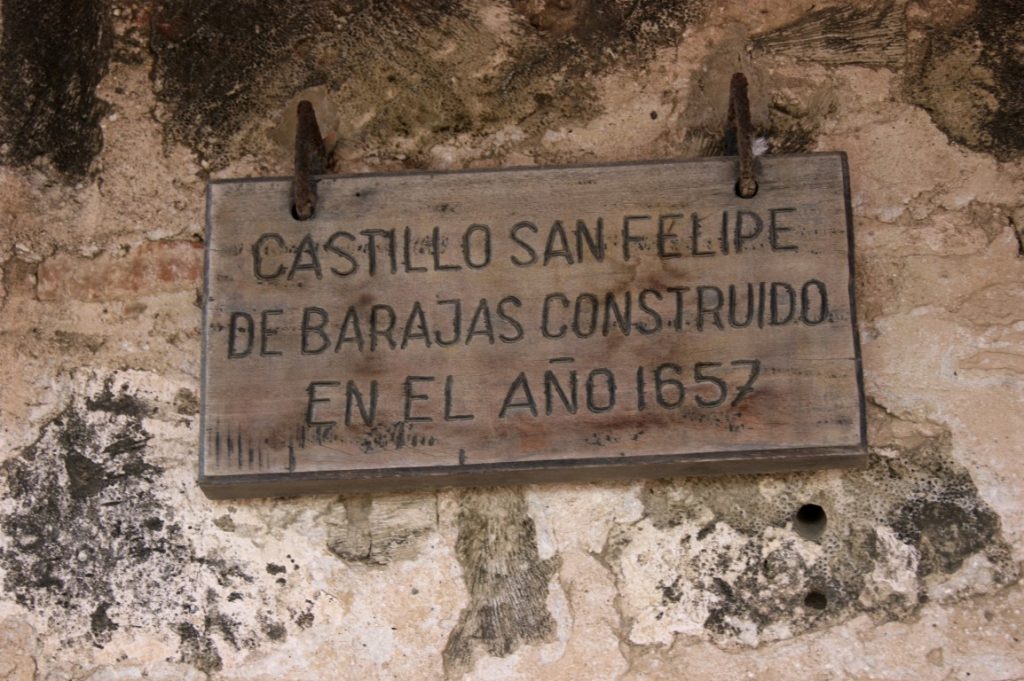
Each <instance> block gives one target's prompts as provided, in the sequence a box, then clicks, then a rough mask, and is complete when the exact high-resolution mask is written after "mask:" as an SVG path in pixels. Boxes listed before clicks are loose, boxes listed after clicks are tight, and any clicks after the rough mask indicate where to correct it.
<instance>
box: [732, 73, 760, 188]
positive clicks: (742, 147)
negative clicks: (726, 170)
mask: <svg viewBox="0 0 1024 681" xmlns="http://www.w3.org/2000/svg"><path fill="white" fill-rule="evenodd" d="M729 125H730V126H731V127H732V128H733V130H735V132H736V150H737V152H738V154H739V157H740V169H739V178H738V179H737V181H736V194H737V196H740V197H742V198H744V199H749V198H750V197H752V196H754V195H755V194H757V177H756V175H755V173H754V145H753V142H754V140H753V136H752V135H751V131H750V99H748V98H747V77H746V76H744V75H743V74H742V73H734V74H733V75H732V82H731V83H730V86H729Z"/></svg>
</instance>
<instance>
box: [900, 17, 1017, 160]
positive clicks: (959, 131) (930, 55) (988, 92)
mask: <svg viewBox="0 0 1024 681" xmlns="http://www.w3.org/2000/svg"><path fill="white" fill-rule="evenodd" d="M920 29H921V30H922V32H923V33H924V36H925V37H924V40H923V41H922V42H921V44H920V45H918V46H917V47H916V50H915V60H914V63H913V64H912V68H910V69H909V70H908V72H907V76H906V80H905V85H904V89H905V92H906V95H907V98H908V99H909V100H910V101H911V102H912V103H914V104H917V105H918V106H921V107H923V108H924V109H925V110H927V111H928V113H929V114H931V117H932V120H934V121H935V124H936V125H937V126H939V128H941V129H942V131H943V132H945V133H946V135H948V136H949V138H950V140H951V141H953V142H956V143H958V144H963V145H965V146H967V147H969V148H971V149H974V150H975V151H983V152H987V153H990V154H992V155H993V156H995V157H996V158H997V159H999V160H1000V161H1010V160H1013V159H1017V158H1020V155H1021V152H1022V151H1024V89H1022V88H1021V83H1022V82H1024V52H1022V51H1021V49H1020V46H1021V44H1024V11H1022V9H1021V3H1020V2H1019V0H991V1H986V2H978V3H976V4H975V7H974V10H973V12H971V13H970V14H968V15H967V16H966V17H965V18H963V19H962V20H960V21H956V22H953V23H952V24H950V23H948V22H944V21H943V17H942V15H941V14H939V13H934V14H932V15H929V16H928V19H927V22H926V23H925V24H923V25H922V26H920Z"/></svg>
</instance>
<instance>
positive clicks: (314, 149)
mask: <svg viewBox="0 0 1024 681" xmlns="http://www.w3.org/2000/svg"><path fill="white" fill-rule="evenodd" d="M326 158H327V149H326V147H325V145H324V139H323V137H321V136H320V126H319V125H317V122H316V112H314V111H313V105H312V104H311V103H310V102H308V101H307V100H305V99H304V100H302V101H301V102H299V109H298V121H297V124H296V127H295V177H294V178H293V180H292V199H293V200H294V214H295V217H296V218H298V219H299V220H308V219H309V218H311V217H313V211H315V210H316V184H315V183H314V180H313V176H314V175H321V174H323V172H324V164H325V162H326Z"/></svg>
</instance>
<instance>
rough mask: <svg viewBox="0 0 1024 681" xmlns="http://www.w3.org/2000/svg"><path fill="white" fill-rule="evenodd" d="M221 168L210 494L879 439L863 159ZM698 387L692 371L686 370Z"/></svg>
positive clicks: (854, 455) (483, 477) (515, 476)
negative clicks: (862, 283) (861, 233)
mask: <svg viewBox="0 0 1024 681" xmlns="http://www.w3.org/2000/svg"><path fill="white" fill-rule="evenodd" d="M734 172H735V169H734V161H733V160H732V159H705V160H700V161H678V162H657V163H641V164H624V165H616V166H591V167H574V168H554V169H552V168H547V169H517V170H500V171H473V172H459V173H408V174H401V175H358V176H346V177H327V178H323V179H321V180H320V181H319V187H318V194H319V197H320V198H319V204H318V207H317V213H316V215H315V216H314V218H313V219H311V220H308V221H297V220H294V219H292V217H291V215H290V210H289V209H290V206H289V201H290V194H289V182H288V180H281V179H276V180H243V181H222V182H214V183H211V185H210V189H209V198H208V232H207V244H206V247H207V291H206V303H205V306H204V367H203V404H202V417H203V427H202V432H203V435H202V442H201V450H200V451H201V456H200V482H201V484H202V486H203V488H204V490H205V491H206V492H207V494H209V495H211V496H239V495H249V494H258V495H265V494H291V493H297V492H303V491H318V492H322V491H330V490H334V489H342V488H345V489H356V488H360V489H362V488H367V489H369V488H380V487H410V486H417V485H440V484H473V483H493V482H499V481H519V480H542V479H566V478H573V477H578V478H594V477H606V476H609V475H638V476H648V475H659V476H660V475H666V474H672V473H676V472H691V473H698V472H699V473H704V472H714V471H726V470H728V471H734V472H735V471H764V470H783V469H785V470H789V469H793V468H801V467H812V466H821V465H849V464H850V463H851V462H855V461H856V460H858V457H861V456H862V455H863V450H864V444H865V442H864V425H863V418H864V414H863V397H862V389H861V387H860V377H859V373H860V360H859V348H858V344H857V337H856V328H855V314H854V308H853V301H852V297H851V296H852V290H851V276H852V271H851V267H852V265H851V263H852V253H851V249H852V246H851V244H852V239H851V235H850V225H849V198H848V188H847V181H846V168H845V157H843V156H842V155H841V154H809V155H799V156H780V157H774V158H770V159H765V160H762V161H761V169H760V191H759V192H758V195H757V196H756V197H754V198H752V199H739V198H737V197H736V195H735V193H734V191H733V182H734V179H733V178H734ZM680 387H681V389H680Z"/></svg>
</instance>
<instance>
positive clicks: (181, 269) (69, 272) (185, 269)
mask: <svg viewBox="0 0 1024 681" xmlns="http://www.w3.org/2000/svg"><path fill="white" fill-rule="evenodd" d="M202 274H203V250H202V244H196V243H192V242H187V241H152V242H148V243H145V244H143V245H142V246H139V247H137V248H134V249H132V250H131V252H129V253H128V254H127V255H125V256H123V257H114V256H111V255H109V254H106V253H104V254H101V255H99V256H97V257H96V258H91V259H90V258H83V257H80V256H73V255H65V254H61V255H56V256H54V257H52V258H48V259H47V260H44V261H43V262H42V263H40V264H39V270H38V277H39V283H38V286H37V294H38V296H39V299H40V300H81V301H86V302H99V301H105V300H130V299H133V298H139V297H143V296H150V295H154V294H158V293H167V292H171V291H185V290H189V289H191V288H193V287H194V286H195V285H196V284H198V283H199V281H200V279H201V278H202Z"/></svg>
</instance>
